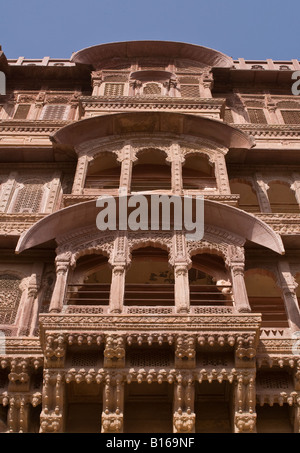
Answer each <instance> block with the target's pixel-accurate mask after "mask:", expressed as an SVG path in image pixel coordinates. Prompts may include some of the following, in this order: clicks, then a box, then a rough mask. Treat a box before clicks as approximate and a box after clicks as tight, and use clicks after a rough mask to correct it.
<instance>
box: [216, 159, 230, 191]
mask: <svg viewBox="0 0 300 453" xmlns="http://www.w3.org/2000/svg"><path fill="white" fill-rule="evenodd" d="M215 174H216V180H217V187H218V190H219V192H220V194H225V195H229V194H230V193H231V191H230V184H229V178H228V173H227V167H226V161H225V156H224V155H223V154H220V153H218V154H217V156H216V157H215Z"/></svg>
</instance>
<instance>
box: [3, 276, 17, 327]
mask: <svg viewBox="0 0 300 453" xmlns="http://www.w3.org/2000/svg"><path fill="white" fill-rule="evenodd" d="M19 285H20V279H19V278H18V277H15V276H14V275H9V274H3V275H0V324H13V323H14V322H15V318H16V314H17V311H18V307H19V303H20V299H21V295H22V292H21V290H20V288H19Z"/></svg>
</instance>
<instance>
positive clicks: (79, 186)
mask: <svg viewBox="0 0 300 453" xmlns="http://www.w3.org/2000/svg"><path fill="white" fill-rule="evenodd" d="M88 164H89V157H88V156H87V155H86V154H84V155H82V156H80V157H79V158H78V162H77V167H76V173H75V177H74V183H73V188H72V194H74V195H81V194H82V193H83V189H84V185H85V178H86V174H87V169H88Z"/></svg>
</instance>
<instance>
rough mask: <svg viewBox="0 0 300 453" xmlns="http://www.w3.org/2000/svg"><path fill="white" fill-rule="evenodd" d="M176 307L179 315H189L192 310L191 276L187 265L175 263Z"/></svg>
mask: <svg viewBox="0 0 300 453" xmlns="http://www.w3.org/2000/svg"><path fill="white" fill-rule="evenodd" d="M174 277H175V288H174V289H175V307H176V312H177V313H188V312H189V310H190V291H189V274H188V264H187V263H175V265H174Z"/></svg>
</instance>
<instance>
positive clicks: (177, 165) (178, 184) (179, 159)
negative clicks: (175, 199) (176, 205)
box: [167, 143, 184, 195]
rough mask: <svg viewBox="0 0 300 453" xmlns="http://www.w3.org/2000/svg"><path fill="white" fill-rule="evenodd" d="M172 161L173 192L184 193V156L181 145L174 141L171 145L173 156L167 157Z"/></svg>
mask: <svg viewBox="0 0 300 453" xmlns="http://www.w3.org/2000/svg"><path fill="white" fill-rule="evenodd" d="M167 161H168V162H171V178H172V193H174V194H175V195H181V194H182V164H183V162H184V158H183V156H182V155H181V150H180V145H179V144H178V143H173V144H172V146H171V156H169V157H168V158H167Z"/></svg>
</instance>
